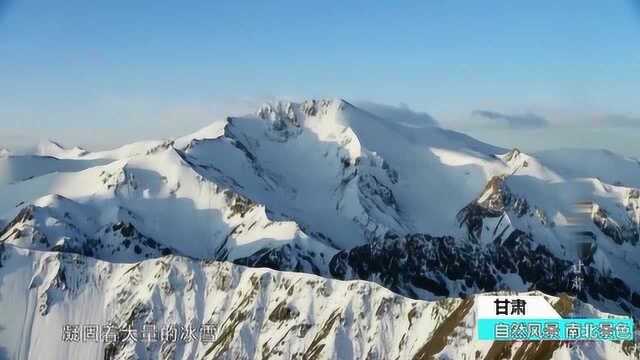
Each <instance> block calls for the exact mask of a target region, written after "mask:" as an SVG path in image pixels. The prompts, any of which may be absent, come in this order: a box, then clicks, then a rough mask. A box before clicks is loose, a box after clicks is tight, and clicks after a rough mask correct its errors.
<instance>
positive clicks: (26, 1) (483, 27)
mask: <svg viewBox="0 0 640 360" xmlns="http://www.w3.org/2000/svg"><path fill="white" fill-rule="evenodd" d="M2 3H4V4H3V5H0V12H1V13H0V84H3V85H4V86H0V131H1V132H0V145H2V144H1V142H4V143H6V144H8V145H9V146H15V145H16V144H20V143H26V142H30V141H33V138H34V137H43V136H47V137H53V138H57V139H62V140H63V141H64V142H68V141H73V142H80V143H82V145H85V146H87V145H88V146H92V145H93V146H96V147H105V146H111V145H114V144H118V143H123V142H128V141H131V140H134V139H142V138H156V137H166V136H171V135H178V134H181V133H187V132H189V131H191V130H194V129H196V128H198V127H200V126H203V125H206V124H207V123H208V122H210V121H211V120H213V119H214V118H216V117H220V116H222V115H224V114H226V113H228V112H235V111H244V110H245V109H248V108H251V106H253V103H255V102H260V101H262V100H263V99H273V98H281V97H284V98H309V97H342V98H346V99H348V100H354V101H357V100H367V101H373V102H382V103H387V104H392V105H396V104H399V103H405V104H408V105H409V106H410V107H411V108H412V109H414V110H417V111H423V112H428V113H429V114H431V115H432V116H434V117H435V118H436V119H437V120H438V121H439V122H440V123H441V124H443V125H445V126H452V127H454V128H460V129H465V131H468V132H470V133H472V134H473V132H474V131H475V130H474V129H476V128H477V127H478V126H481V127H482V129H481V130H482V131H485V130H486V126H487V125H492V126H493V125H496V126H497V127H500V126H503V125H504V124H505V123H507V124H511V122H503V123H495V122H493V123H492V122H491V119H486V118H485V119H481V120H482V121H477V119H475V120H474V116H472V113H473V112H474V111H476V113H482V112H477V111H478V110H481V111H491V112H496V113H500V114H504V115H505V116H507V117H505V119H510V118H509V116H519V117H520V118H526V117H527V116H524V115H534V116H537V117H541V118H544V119H545V121H547V122H548V123H550V124H552V126H556V125H563V126H564V125H566V124H570V125H572V126H592V125H593V124H594V123H598V124H599V125H598V126H607V122H606V121H605V120H606V119H608V118H610V117H613V116H616V117H618V118H619V117H620V116H624V117H625V118H627V119H630V121H629V122H627V124H628V125H631V127H634V126H633V125H635V122H637V123H638V127H637V129H638V130H640V120H639V119H640V109H638V104H639V103H640V101H638V95H637V93H638V90H637V88H638V84H640V46H638V39H640V6H637V2H635V1H625V0H620V1H595V0H582V1H573V0H564V1H536V2H520V1H412V2H408V1H394V2H380V1H323V2H313V3H309V2H299V1H298V2H294V1H233V2H231V1H224V2H222V1H189V2H186V3H185V2H177V1H118V0H112V1H101V2H96V1H77V0H66V1H31V0H23V1H11V0H9V1H6V0H0V4H2ZM603 119H605V120H603ZM596 120H597V121H596ZM478 124H481V125H478ZM603 124H604V125H603ZM513 131H526V130H522V129H515V130H513ZM2 133H4V135H2ZM587 145H589V144H587ZM596 145H597V144H596ZM638 153H639V154H640V151H639V152H638Z"/></svg>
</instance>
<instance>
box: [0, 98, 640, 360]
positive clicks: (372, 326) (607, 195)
mask: <svg viewBox="0 0 640 360" xmlns="http://www.w3.org/2000/svg"><path fill="white" fill-rule="evenodd" d="M376 109H377V108H376V107H369V108H368V110H369V111H365V110H363V109H360V108H358V107H356V106H354V105H352V104H350V103H348V102H346V101H343V100H310V101H306V102H303V103H291V102H279V103H273V104H265V105H264V106H262V107H260V108H259V109H258V110H257V111H256V113H255V114H253V115H246V116H239V117H235V116H232V117H229V118H227V119H226V121H222V122H217V123H214V124H212V125H211V126H208V127H207V128H205V129H202V130H200V131H198V132H195V133H193V134H191V135H186V136H182V137H178V138H176V139H173V140H161V141H149V142H140V143H135V144H131V145H126V146H123V147H121V148H119V149H115V150H110V151H102V152H90V151H87V150H83V149H79V148H73V149H65V148H64V147H63V146H61V145H59V144H57V143H54V142H50V143H48V144H44V145H42V146H40V147H39V149H38V152H37V154H34V155H28V156H26V155H25V156H5V157H2V158H0V246H2V248H1V249H2V254H1V255H0V263H1V264H2V265H0V266H2V268H0V302H3V301H4V302H3V306H7V308H8V309H9V308H10V309H12V311H11V317H12V318H11V319H10V320H7V324H11V326H19V327H20V329H22V330H20V332H17V333H10V332H8V331H3V330H2V329H0V344H8V345H4V347H5V353H7V354H9V355H10V356H9V355H8V356H9V357H11V358H14V357H15V358H27V357H28V356H29V355H30V356H31V357H34V358H35V357H38V356H39V355H40V354H45V353H51V354H54V353H55V354H56V355H55V357H56V358H87V357H89V358H92V357H95V356H96V355H97V354H106V355H108V356H107V357H111V358H123V359H124V358H131V357H135V356H138V357H146V355H145V353H146V352H152V353H154V354H156V355H157V354H158V353H160V354H163V356H164V357H165V358H172V356H174V355H175V356H176V358H194V357H196V358H201V357H204V358H221V357H222V358H234V359H235V358H238V357H240V358H283V359H289V358H296V357H297V358H304V359H307V358H317V359H324V358H338V359H342V358H351V357H353V358H367V357H368V358H374V359H387V358H400V359H404V358H411V357H415V358H429V357H433V356H435V355H438V356H439V357H442V358H451V359H454V358H462V356H463V354H464V356H466V358H472V357H473V358H479V357H486V356H489V358H491V356H496V354H509V355H505V356H507V357H517V356H516V354H521V355H520V356H522V355H524V354H527V355H526V356H528V357H530V358H535V356H536V355H539V354H538V352H542V351H545V352H546V354H550V355H551V354H552V355H553V356H554V357H563V356H570V357H574V358H594V357H595V358H606V357H608V356H610V355H611V356H613V355H612V354H615V356H621V357H622V356H626V357H629V358H633V357H634V356H636V357H637V356H638V349H637V348H636V347H635V346H634V345H629V344H609V343H607V344H600V345H593V344H591V345H588V344H587V345H581V346H573V345H571V346H570V345H568V344H556V345H553V346H552V348H551V349H550V348H547V347H544V349H543V348H541V347H538V346H534V345H530V344H521V343H513V344H509V345H504V344H498V343H496V344H491V343H483V342H478V341H473V336H472V334H471V331H472V325H473V324H472V321H473V316H471V315H470V314H472V313H473V311H474V310H473V307H472V304H473V296H474V295H476V294H479V293H485V292H493V291H501V290H510V291H517V292H527V291H532V290H537V291H542V292H544V293H545V294H547V295H549V296H551V297H553V296H560V297H563V298H566V299H568V300H566V301H571V302H573V300H571V299H577V300H575V303H576V304H583V303H586V304H589V305H579V306H580V308H581V309H583V308H589V309H591V310H590V311H591V312H592V313H598V314H600V313H613V314H632V315H634V316H636V317H638V316H640V276H638V273H639V270H640V250H639V247H640V244H639V241H638V240H639V239H640V190H639V187H640V180H638V179H640V163H639V162H638V161H637V160H636V159H631V158H625V157H622V156H619V155H616V154H613V153H610V152H604V151H586V150H585V151H582V150H557V151H548V152H542V153H536V154H525V153H523V152H521V151H519V150H517V149H511V150H509V149H502V148H499V147H495V146H491V145H488V144H485V143H482V142H479V141H477V140H475V139H473V138H470V137H468V136H466V135H464V134H460V133H456V132H453V131H449V130H445V129H442V128H439V127H437V126H434V125H433V124H432V123H430V122H426V121H425V122H424V124H423V123H422V122H420V121H415V119H393V118H390V116H389V113H388V112H387V111H384V112H382V113H377V112H376ZM383 110H384V109H383ZM587 205H588V206H587ZM580 206H582V207H583V208H584V207H588V214H586V215H584V214H583V215H584V216H583V221H581V222H579V223H578V224H577V225H576V224H575V221H574V219H575V218H576V211H577V210H576V209H579V208H580ZM578 234H580V236H578ZM585 234H586V235H585ZM585 236H586V237H585ZM585 238H588V241H586V243H585V240H584V239H585ZM578 260H580V261H582V262H583V263H584V265H585V266H584V270H583V272H582V274H581V276H582V277H584V284H583V286H582V288H581V289H579V290H577V289H575V288H573V287H572V285H571V280H572V276H574V275H572V274H573V273H572V271H573V270H572V269H573V266H574V265H575V264H576V263H577V262H578ZM244 266H248V267H249V268H245V267H244ZM252 268H254V269H252ZM255 268H260V269H255ZM221 274H225V275H224V276H223V275H221ZM310 274H313V276H312V275H310ZM221 276H222V278H224V279H227V280H219V279H220V277H221ZM344 280H348V281H344ZM220 282H222V283H223V284H222V285H220ZM292 284H295V286H293V285H292ZM384 288H386V289H384ZM291 289H293V290H291ZM1 294H16V295H15V296H21V297H24V296H25V295H24V294H27V297H28V298H27V299H28V301H27V303H26V304H24V305H16V304H9V302H7V300H3V297H2V295H1ZM17 294H22V295H17ZM43 294H44V295H43ZM566 294H568V295H566ZM11 296H14V295H11ZM555 301H557V299H556V300H555ZM5 304H6V305H5ZM43 304H44V305H43ZM96 306H98V308H104V309H106V310H105V312H104V313H98V314H96V313H95V311H94V308H95V307H96ZM42 308H44V309H45V310H44V311H41V310H38V309H42ZM72 309H79V310H77V312H76V310H72ZM374 309H375V310H374ZM381 309H382V310H381ZM274 314H275V315H274ZM418 314H422V315H421V316H419V315H418ZM7 316H8V315H7ZM416 316H418V317H419V320H418V317H416ZM272 317H273V318H274V319H276V320H272V319H271V318H272ZM193 318H197V319H199V320H211V321H212V322H213V323H214V324H215V325H216V326H218V327H219V328H220V329H221V330H222V332H221V334H220V336H219V337H218V338H217V340H216V342H215V344H216V346H212V347H210V348H205V347H199V346H195V345H194V346H191V345H185V346H177V347H163V348H148V349H147V348H145V347H144V346H143V345H136V346H133V345H132V344H129V345H127V344H125V343H118V344H115V345H114V346H113V347H109V348H104V346H103V347H100V346H98V345H96V346H90V347H82V348H81V347H75V348H74V347H70V346H67V345H64V346H63V345H62V344H60V343H59V342H51V341H45V340H43V336H44V335H43V334H45V333H47V332H54V333H56V331H58V333H59V330H54V329H59V328H60V326H61V324H63V323H67V322H74V321H75V322H76V323H85V322H97V323H102V322H105V321H107V320H109V321H111V320H113V321H115V322H118V323H132V322H135V323H136V324H138V323H142V322H144V319H154V320H155V321H178V322H186V321H190V320H192V319H193ZM15 324H18V325H15ZM0 325H2V324H1V323H0ZM2 326H3V327H5V328H6V326H5V325H2ZM505 347H509V349H508V351H507V349H506V348H505ZM1 349H2V348H0V354H1V353H2V350H1ZM51 349H54V350H51ZM51 351H53V352H51ZM156 355H153V356H154V357H155V356H156ZM490 355H491V356H490ZM0 358H1V356H0Z"/></svg>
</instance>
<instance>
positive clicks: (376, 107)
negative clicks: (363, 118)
mask: <svg viewBox="0 0 640 360" xmlns="http://www.w3.org/2000/svg"><path fill="white" fill-rule="evenodd" d="M354 105H355V106H357V107H359V108H361V109H363V110H365V111H367V112H370V113H372V114H374V115H376V116H378V117H381V118H384V119H388V120H394V121H398V122H402V123H405V124H410V125H413V126H438V122H437V121H436V119H434V118H433V117H432V116H431V115H429V114H427V113H425V112H419V111H414V110H411V108H409V106H408V105H407V104H400V105H398V106H393V105H386V104H380V103H375V102H371V101H359V102H356V103H355V104H354Z"/></svg>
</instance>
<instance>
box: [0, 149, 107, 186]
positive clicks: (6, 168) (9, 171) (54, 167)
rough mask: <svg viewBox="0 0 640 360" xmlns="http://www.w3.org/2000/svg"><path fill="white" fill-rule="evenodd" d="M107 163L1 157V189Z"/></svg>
mask: <svg viewBox="0 0 640 360" xmlns="http://www.w3.org/2000/svg"><path fill="white" fill-rule="evenodd" d="M104 163H106V161H101V160H60V159H57V158H54V157H50V156H31V155H20V156H18V155H15V156H14V155H11V156H4V157H3V156H0V187H1V186H4V185H7V184H10V183H15V182H18V181H22V180H26V179H30V178H32V177H37V176H41V175H45V174H49V173H53V172H75V171H80V170H84V169H88V168H90V167H94V166H97V165H101V164H104Z"/></svg>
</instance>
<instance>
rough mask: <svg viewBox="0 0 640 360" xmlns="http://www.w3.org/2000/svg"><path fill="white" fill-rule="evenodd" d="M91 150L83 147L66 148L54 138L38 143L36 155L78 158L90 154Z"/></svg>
mask: <svg viewBox="0 0 640 360" xmlns="http://www.w3.org/2000/svg"><path fill="white" fill-rule="evenodd" d="M88 153H89V152H88V151H87V150H85V149H83V148H81V147H78V146H76V147H74V148H71V149H67V148H65V147H64V146H63V145H62V144H60V143H59V142H57V141H54V140H51V139H49V140H47V141H43V142H41V143H40V144H38V147H37V149H36V155H40V156H52V157H56V158H59V159H67V158H77V157H81V156H84V155H86V154H88Z"/></svg>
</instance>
